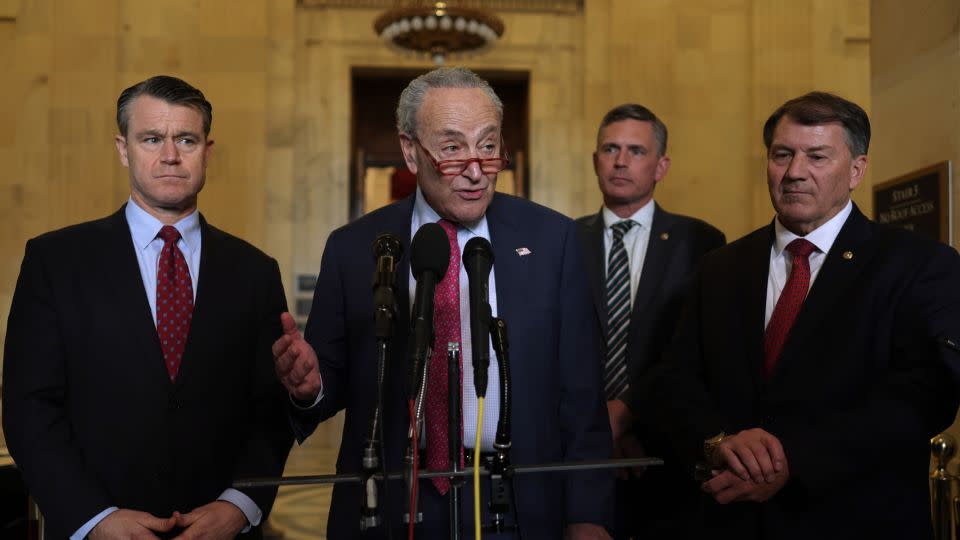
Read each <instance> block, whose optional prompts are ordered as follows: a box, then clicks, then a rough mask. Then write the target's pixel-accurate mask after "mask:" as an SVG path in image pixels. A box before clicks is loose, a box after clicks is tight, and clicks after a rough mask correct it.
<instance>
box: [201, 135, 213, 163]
mask: <svg viewBox="0 0 960 540" xmlns="http://www.w3.org/2000/svg"><path fill="white" fill-rule="evenodd" d="M211 152H213V140H212V139H209V140H207V142H206V143H204V145H203V161H204V162H206V161H207V160H209V159H210V153H211Z"/></svg>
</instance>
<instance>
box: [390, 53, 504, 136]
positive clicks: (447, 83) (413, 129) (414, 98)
mask: <svg viewBox="0 0 960 540" xmlns="http://www.w3.org/2000/svg"><path fill="white" fill-rule="evenodd" d="M431 88H479V89H481V90H483V91H484V93H486V94H487V97H489V98H490V101H491V102H493V106H494V107H496V109H497V120H499V121H500V123H501V124H502V123H503V102H502V101H500V98H499V97H497V93H496V92H494V91H493V88H491V87H490V83H488V82H487V81H485V80H483V79H481V78H480V77H479V76H477V74H476V73H474V72H472V71H470V70H469V69H467V68H465V67H442V68H437V69H435V70H433V71H431V72H429V73H424V74H423V75H420V76H419V77H417V78H416V79H414V80H412V81H410V84H408V85H407V87H406V88H404V89H403V92H402V93H401V94H400V101H399V102H398V103H397V131H399V132H400V133H406V134H407V135H409V136H411V137H416V136H417V112H418V111H420V105H421V104H422V103H423V96H425V95H426V93H427V90H429V89H431Z"/></svg>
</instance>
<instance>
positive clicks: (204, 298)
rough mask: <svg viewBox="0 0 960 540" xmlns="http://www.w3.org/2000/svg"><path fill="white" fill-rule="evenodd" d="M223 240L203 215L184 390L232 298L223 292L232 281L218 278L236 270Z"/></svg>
mask: <svg viewBox="0 0 960 540" xmlns="http://www.w3.org/2000/svg"><path fill="white" fill-rule="evenodd" d="M223 240H224V239H223V237H222V236H221V233H220V232H219V231H217V230H215V229H212V228H211V227H210V226H209V225H208V224H207V220H206V219H204V217H203V214H201V215H200V269H199V271H198V272H197V282H196V283H194V284H193V287H194V289H195V291H194V292H195V298H196V300H195V301H194V302H193V318H192V319H191V320H190V333H189V334H188V335H187V345H186V348H185V349H184V351H183V361H181V362H180V368H179V370H178V371H177V378H176V381H175V383H174V384H176V386H178V387H179V386H182V385H183V382H184V381H185V380H187V379H188V376H189V374H190V372H191V371H192V370H193V369H195V368H194V367H193V366H194V365H195V364H196V362H197V361H198V360H197V358H202V357H203V356H204V354H203V350H204V348H205V346H206V342H205V341H204V340H205V336H210V335H211V330H210V327H211V325H212V324H213V322H214V320H213V317H216V314H215V312H216V309H217V306H218V304H220V303H221V301H222V299H223V298H229V291H223V290H221V289H222V288H223V287H225V286H226V287H229V284H231V283H233V281H231V280H225V279H218V278H217V276H225V275H229V273H230V272H235V271H236V269H231V268H229V265H230V264H231V262H230V261H225V260H224V258H223V256H222V243H223Z"/></svg>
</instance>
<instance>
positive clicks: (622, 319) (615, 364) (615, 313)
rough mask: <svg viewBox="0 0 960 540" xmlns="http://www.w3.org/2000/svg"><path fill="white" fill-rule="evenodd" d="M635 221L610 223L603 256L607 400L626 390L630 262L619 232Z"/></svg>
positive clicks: (628, 228) (617, 396)
mask: <svg viewBox="0 0 960 540" xmlns="http://www.w3.org/2000/svg"><path fill="white" fill-rule="evenodd" d="M634 225H636V222H634V221H631V220H629V219H628V220H625V221H621V222H619V223H614V224H613V226H611V227H610V228H611V229H612V231H613V244H612V245H611V246H610V254H609V256H608V257H607V363H606V366H605V367H604V377H603V381H604V391H605V393H606V396H607V399H608V400H609V399H617V398H619V397H620V396H621V395H623V393H624V392H625V391H626V390H627V388H628V386H629V383H628V381H627V334H628V330H629V328H630V262H629V260H628V259H627V250H626V248H625V247H624V245H623V235H625V234H627V231H629V230H630V228H631V227H633V226H634Z"/></svg>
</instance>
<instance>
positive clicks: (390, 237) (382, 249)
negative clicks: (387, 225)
mask: <svg viewBox="0 0 960 540" xmlns="http://www.w3.org/2000/svg"><path fill="white" fill-rule="evenodd" d="M402 253H403V248H402V247H401V246H400V239H399V238H397V236H396V235H394V234H392V233H380V234H378V235H377V237H376V238H375V239H374V240H373V256H374V258H379V257H393V258H394V259H399V258H400V255H401V254H402Z"/></svg>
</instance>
